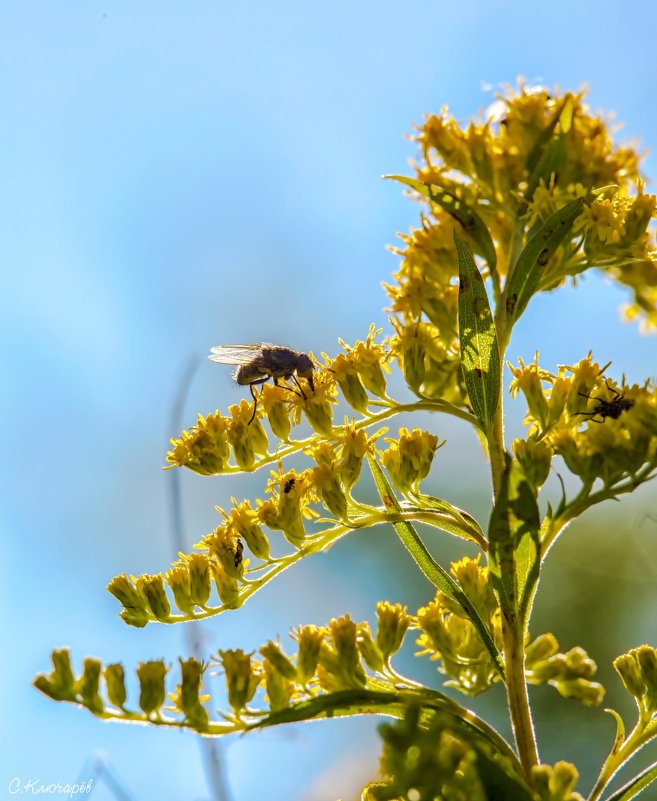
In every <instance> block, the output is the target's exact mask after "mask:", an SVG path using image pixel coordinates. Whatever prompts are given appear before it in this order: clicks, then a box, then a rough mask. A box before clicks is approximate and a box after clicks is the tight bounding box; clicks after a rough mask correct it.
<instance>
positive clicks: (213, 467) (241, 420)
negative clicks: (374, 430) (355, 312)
mask: <svg viewBox="0 0 657 801" xmlns="http://www.w3.org/2000/svg"><path fill="white" fill-rule="evenodd" d="M380 333H381V329H376V328H375V327H374V326H370V330H369V333H368V336H367V339H366V340H365V341H358V342H356V343H355V344H354V345H353V346H349V345H346V344H345V343H344V342H342V340H340V344H341V345H342V347H343V348H344V350H345V353H341V354H338V355H337V356H336V357H335V358H333V359H331V358H329V357H328V356H327V355H326V354H322V355H323V356H324V364H323V365H321V367H318V370H317V372H316V375H315V379H314V390H310V388H309V387H307V388H306V389H305V390H304V395H305V397H303V396H302V395H301V394H300V393H298V392H295V391H290V390H291V389H292V387H286V386H283V385H281V386H274V385H270V384H265V385H263V387H262V389H261V390H260V392H259V395H258V401H259V402H258V404H257V407H256V413H255V417H254V416H253V404H252V403H250V402H249V401H247V400H242V401H241V402H240V403H239V404H235V405H233V406H230V407H229V409H228V415H227V416H224V415H222V414H221V413H220V412H219V411H216V412H214V413H212V414H208V415H207V416H206V417H204V416H202V415H199V416H198V422H197V424H196V425H195V426H194V427H193V428H190V429H189V430H187V431H183V433H182V434H181V436H180V437H179V438H177V439H172V440H171V444H172V446H173V447H172V449H171V450H170V451H169V452H168V453H167V462H168V466H169V467H174V466H177V467H187V468H189V469H190V470H193V471H194V472H196V473H200V474H201V475H206V476H209V475H216V474H219V473H230V472H239V471H243V470H255V469H257V468H258V467H259V466H260V465H261V464H263V463H266V462H267V461H272V458H271V456H270V454H269V453H268V448H269V441H268V437H267V432H266V430H265V428H264V426H263V422H264V421H265V420H267V422H268V424H269V428H270V429H271V432H272V434H273V435H274V437H276V438H277V439H278V440H280V441H281V442H290V441H291V440H290V432H291V431H292V428H293V427H295V426H298V425H299V424H300V423H301V420H302V418H303V417H305V419H306V421H307V422H308V423H309V424H310V426H311V428H312V429H313V431H314V432H315V433H316V434H318V435H320V436H323V437H330V438H331V439H332V440H336V439H337V440H341V439H344V437H345V436H348V435H347V433H346V430H345V429H344V428H342V427H340V426H335V424H334V420H333V407H334V405H335V404H336V403H337V400H338V397H337V396H338V387H339V388H340V389H341V390H342V394H343V397H344V399H345V401H346V402H347V403H348V404H349V405H350V406H351V407H352V408H353V409H355V410H356V411H357V412H360V413H362V414H365V415H367V414H368V408H369V406H370V403H371V402H372V401H371V398H370V395H369V394H368V393H371V394H372V395H374V396H377V397H380V398H385V397H386V379H385V374H386V373H387V372H389V371H390V368H389V366H388V364H387V360H388V358H389V348H388V346H387V345H386V344H384V343H381V342H376V338H377V336H378V335H379V334H380ZM231 456H232V458H231Z"/></svg>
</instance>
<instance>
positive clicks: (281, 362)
mask: <svg viewBox="0 0 657 801" xmlns="http://www.w3.org/2000/svg"><path fill="white" fill-rule="evenodd" d="M208 358H209V359H210V361H213V362H218V363H219V364H234V365H236V369H235V372H234V373H233V378H234V379H235V381H237V383H238V384H241V385H243V386H246V385H247V384H248V385H249V388H250V390H251V397H252V398H253V414H252V415H251V419H250V420H249V425H251V423H252V422H253V420H254V419H255V415H256V409H257V408H258V398H257V396H256V394H255V390H254V387H255V386H256V385H257V384H264V383H265V381H269V379H270V378H271V379H273V381H274V384H275V385H276V386H277V387H280V386H285V385H282V384H279V383H278V381H279V379H280V378H283V379H285V380H286V381H289V380H290V379H291V380H292V381H294V383H295V384H296V385H297V386H298V387H299V391H298V392H297V390H296V389H293V388H292V387H288V386H285V389H288V390H289V391H290V392H294V393H295V394H296V395H300V396H301V397H302V398H303V399H304V400H305V398H306V396H305V394H304V391H303V387H302V386H301V384H300V383H299V379H298V378H297V375H298V376H299V378H305V379H306V381H307V382H308V385H309V386H310V389H311V390H314V389H315V384H314V382H313V370H314V367H313V363H312V361H311V359H310V356H308V354H307V353H299V352H298V351H296V350H292V348H285V347H283V346H281V345H272V344H271V342H261V343H260V344H258V345H217V346H216V347H214V348H211V349H210V356H209V357H208ZM295 373H296V375H295Z"/></svg>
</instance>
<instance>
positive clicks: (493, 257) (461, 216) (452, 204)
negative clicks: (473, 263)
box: [383, 175, 497, 275]
mask: <svg viewBox="0 0 657 801" xmlns="http://www.w3.org/2000/svg"><path fill="white" fill-rule="evenodd" d="M383 177H384V178H388V179H390V180H392V181H399V183H401V184H405V185H406V186H410V188H411V189H414V190H415V191H416V192H419V193H420V194H421V195H423V196H424V197H426V198H429V200H431V201H432V202H433V203H436V204H437V205H438V206H440V207H441V208H443V209H445V211H446V212H447V213H448V214H451V215H452V217H454V219H455V220H456V221H457V222H459V223H460V224H461V227H462V228H463V230H464V231H465V233H466V234H467V235H468V236H469V237H470V239H471V240H472V243H473V244H474V246H475V249H476V252H477V253H478V254H479V255H480V256H482V257H483V258H484V259H485V260H486V264H487V265H488V269H489V270H490V272H491V275H492V274H493V273H494V272H495V270H496V264H497V254H496V252H495V245H494V244H493V240H492V238H491V235H490V232H489V230H488V228H487V227H486V224H485V223H484V221H483V220H482V219H481V217H480V216H479V215H478V214H477V212H476V211H475V210H474V209H472V208H471V207H470V206H468V205H466V204H465V203H464V202H463V201H462V200H459V198H457V197H456V195H454V194H452V193H451V192H447V191H446V190H444V189H440V188H438V187H436V186H433V185H432V184H427V183H424V182H423V181H420V180H418V179H417V178H409V177H407V176H406V175H384V176H383Z"/></svg>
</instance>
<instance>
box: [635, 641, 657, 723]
mask: <svg viewBox="0 0 657 801" xmlns="http://www.w3.org/2000/svg"><path fill="white" fill-rule="evenodd" d="M636 659H637V662H638V663H639V667H640V668H641V675H642V677H643V680H644V682H645V685H646V707H647V709H648V710H649V711H652V712H654V711H657V651H656V650H655V649H654V648H651V647H650V646H649V645H642V646H640V647H639V648H637V649H636Z"/></svg>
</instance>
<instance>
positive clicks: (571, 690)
mask: <svg viewBox="0 0 657 801" xmlns="http://www.w3.org/2000/svg"><path fill="white" fill-rule="evenodd" d="M554 685H555V687H556V688H557V690H558V691H559V694H560V695H562V696H563V697H564V698H574V699H575V700H577V701H579V702H580V703H582V704H584V706H598V704H600V703H602V699H603V698H604V696H605V688H604V687H603V686H602V684H598V683H597V682H595V681H587V680H586V679H568V680H566V681H556V682H554Z"/></svg>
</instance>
